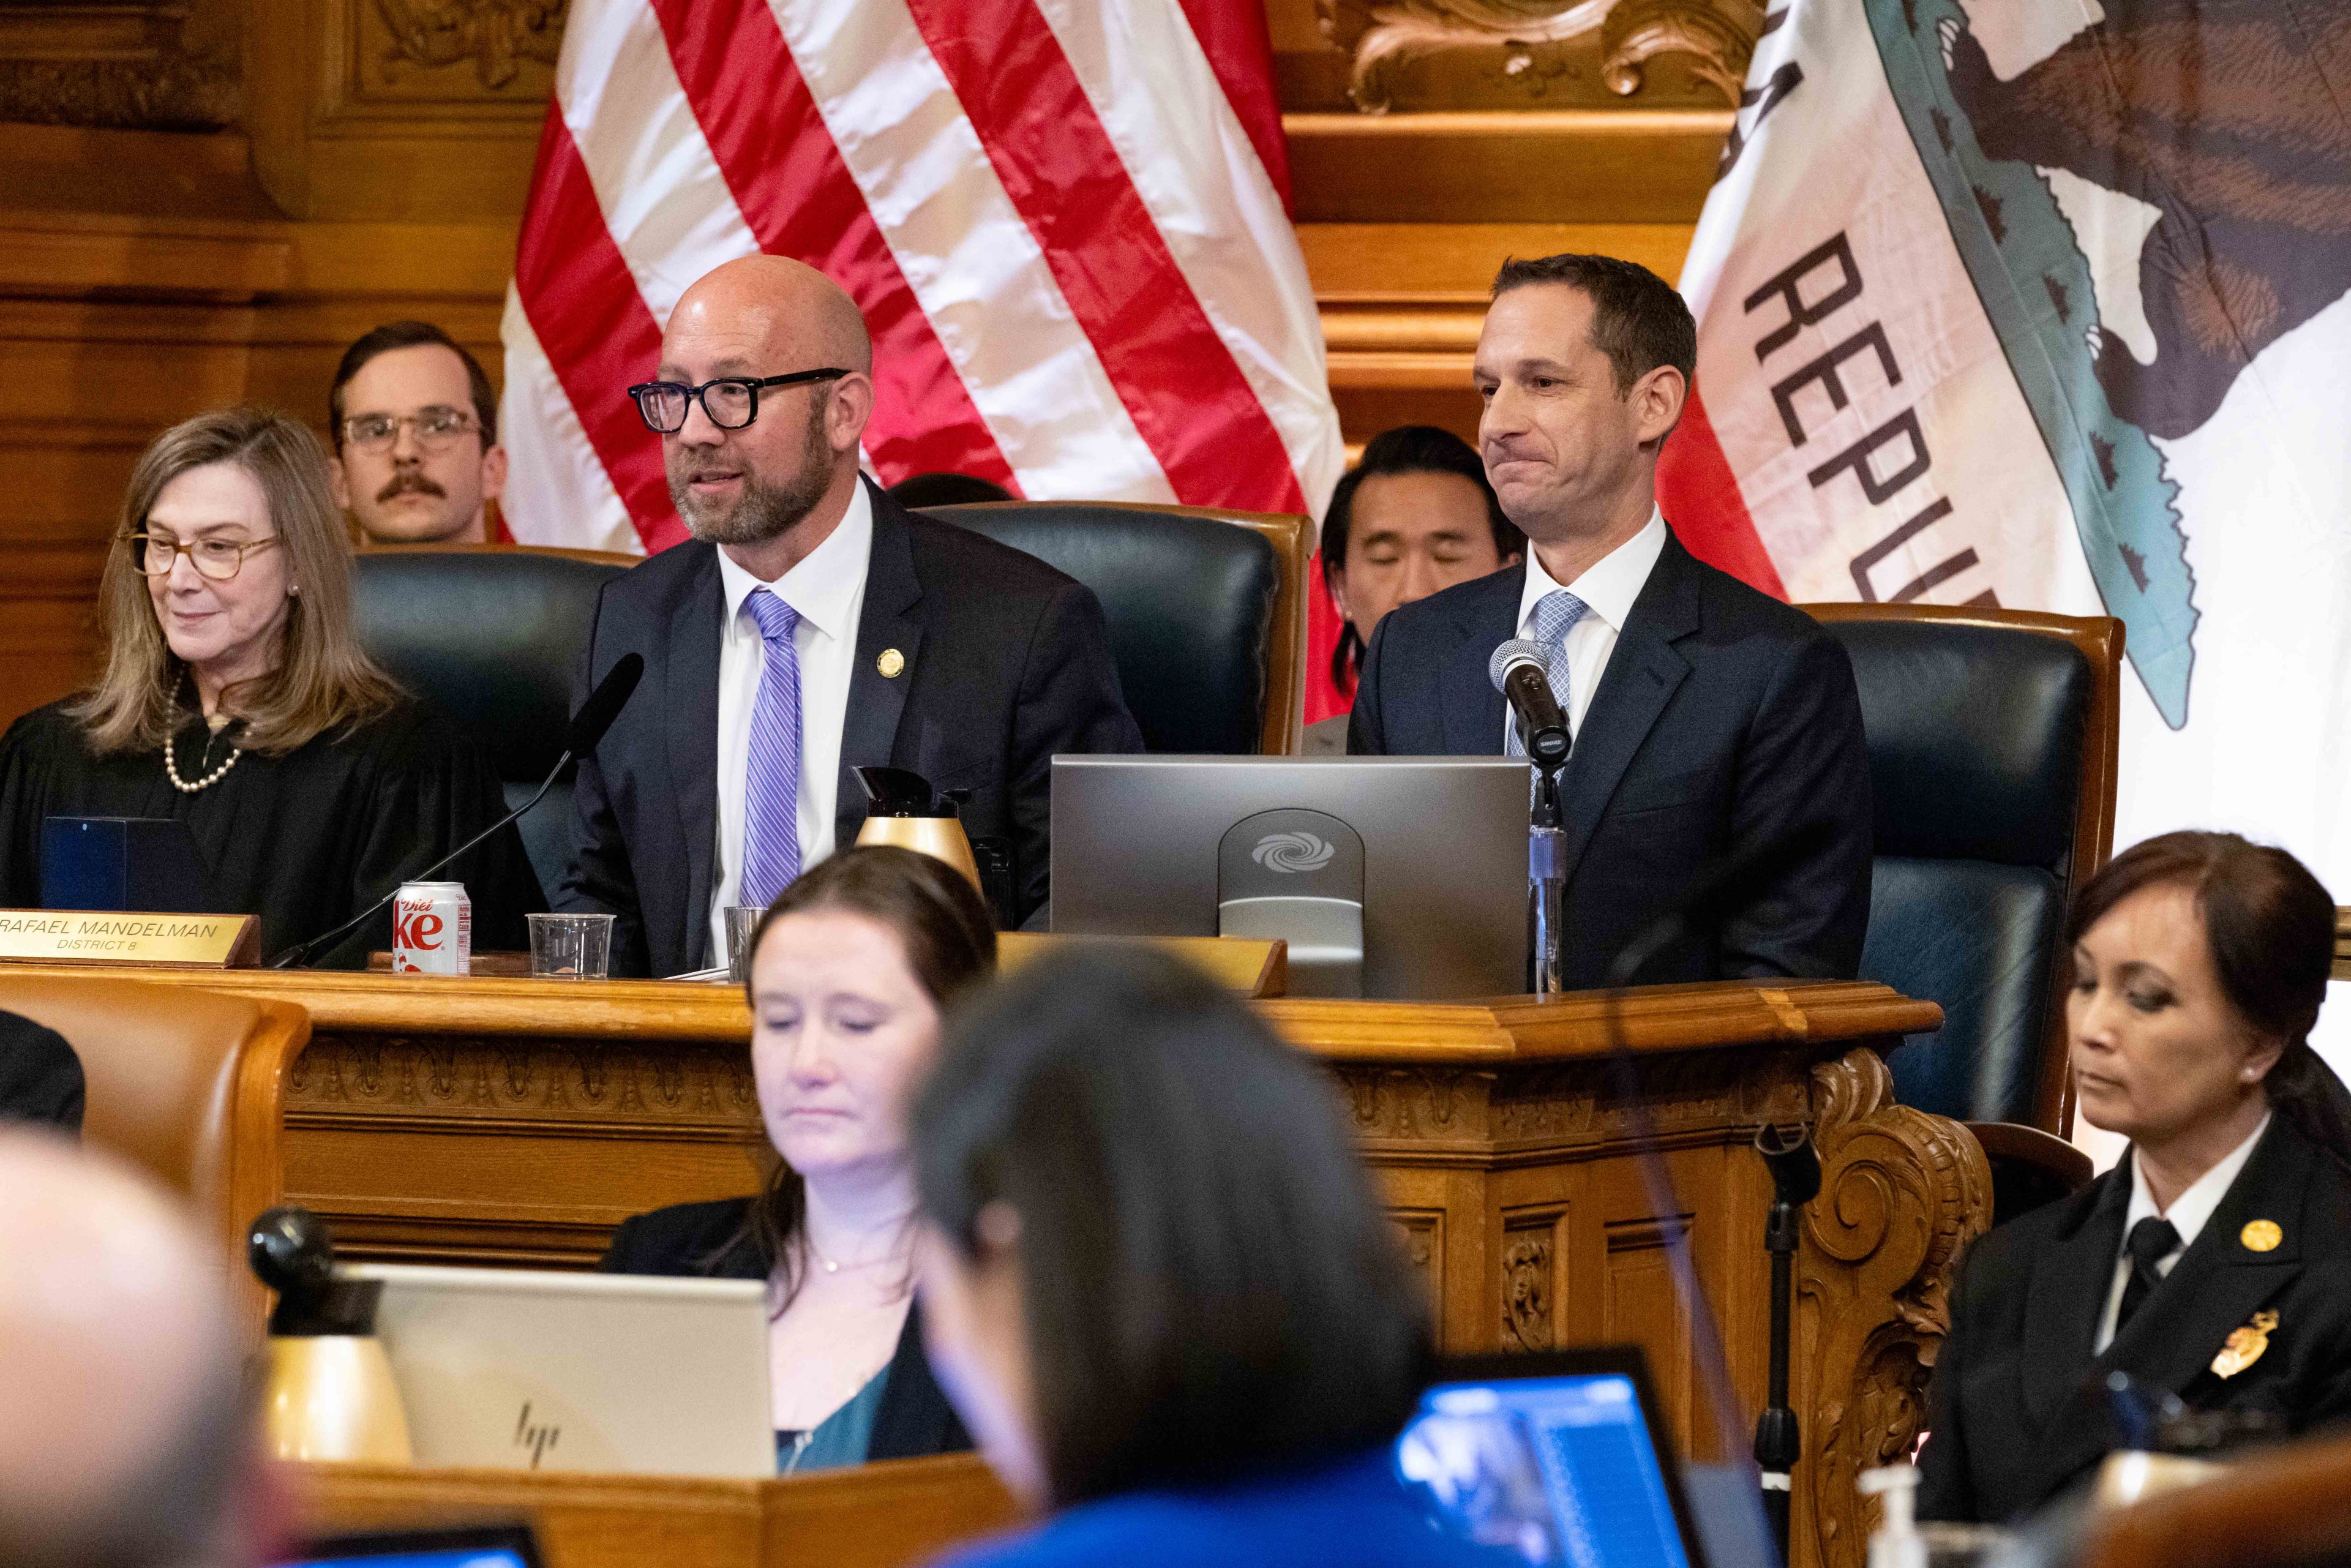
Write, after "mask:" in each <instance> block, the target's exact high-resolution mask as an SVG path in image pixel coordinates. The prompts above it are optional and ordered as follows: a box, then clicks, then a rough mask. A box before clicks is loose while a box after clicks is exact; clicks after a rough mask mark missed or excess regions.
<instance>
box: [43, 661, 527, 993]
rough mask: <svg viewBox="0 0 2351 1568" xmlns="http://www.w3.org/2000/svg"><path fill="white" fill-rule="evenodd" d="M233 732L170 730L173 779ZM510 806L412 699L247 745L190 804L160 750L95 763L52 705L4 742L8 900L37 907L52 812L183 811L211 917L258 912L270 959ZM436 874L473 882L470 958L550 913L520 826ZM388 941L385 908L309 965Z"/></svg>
mask: <svg viewBox="0 0 2351 1568" xmlns="http://www.w3.org/2000/svg"><path fill="white" fill-rule="evenodd" d="M234 739H235V726H234V725H231V726H230V727H229V728H228V729H226V730H225V731H224V732H223V733H222V734H221V735H219V736H213V735H211V734H209V733H208V732H207V731H206V729H205V727H204V720H203V719H202V718H201V717H199V716H193V715H191V716H190V717H189V719H188V722H187V723H186V725H185V726H184V727H183V728H182V729H181V730H180V732H179V733H178V734H177V735H176V736H175V737H173V753H174V757H175V759H176V760H177V762H178V765H179V769H180V777H181V778H183V779H192V780H193V779H200V778H202V777H204V775H205V774H207V773H210V772H211V771H212V770H213V769H214V768H216V767H218V766H219V765H220V764H221V762H222V761H224V760H225V758H227V756H228V748H229V747H230V745H231V744H233V742H234ZM505 812H506V804H505V801H504V799H503V798H502V796H501V794H500V791H499V785H498V779H497V777H496V774H495V773H493V772H492V771H491V768H490V765H489V762H488V760H487V759H486V758H485V757H484V756H483V754H482V753H481V751H480V749H479V748H478V747H475V746H474V745H473V744H472V743H471V742H470V741H468V740H466V739H465V738H464V737H461V736H459V735H458V733H457V732H456V730H455V727H453V726H451V725H450V723H449V722H448V721H447V720H446V719H444V718H443V717H442V716H440V715H439V714H437V713H435V712H434V710H432V709H431V708H428V707H426V706H423V704H421V703H417V702H414V701H402V702H401V703H400V704H398V705H397V706H394V707H392V709H391V710H390V711H388V712H386V713H383V714H381V715H379V716H376V717H374V718H372V719H370V720H368V721H366V722H365V723H362V724H360V725H356V726H352V727H348V728H342V729H330V730H329V731H328V732H327V733H326V734H324V735H321V736H319V737H317V738H316V739H314V740H312V741H311V742H310V743H309V744H308V745H307V746H304V747H300V748H298V749H297V750H295V751H292V752H289V753H287V755H286V756H284V757H278V758H270V757H264V756H262V755H261V754H259V753H257V752H248V753H246V755H245V756H244V757H243V758H240V759H239V760H238V762H237V764H236V766H235V768H230V769H229V771H228V774H227V776H226V777H225V778H223V779H221V780H220V781H219V782H218V783H215V784H214V785H212V786H211V787H210V788H208V789H203V790H200V791H198V792H197V793H195V794H193V795H185V794H182V793H181V792H180V791H179V790H178V789H174V788H173V787H172V781H171V780H170V779H167V778H166V777H164V774H163V754H162V749H161V748H160V747H159V748H158V749H156V750H154V751H144V752H134V753H127V754H122V755H118V756H114V757H97V756H94V755H92V754H91V752H90V749H89V743H88V739H87V737H86V735H85V733H84V732H83V730H82V727H81V726H80V725H79V724H78V723H77V722H76V721H75V720H74V719H73V718H71V717H70V716H68V715H67V713H66V712H65V705H64V704H63V703H52V704H50V705H49V706H47V707H43V708H37V709H35V710H34V711H33V712H31V713H28V714H26V716H24V717H22V718H20V719H18V720H17V721H16V723H15V724H13V725H11V726H9V727H8V732H7V734H6V735H5V737H0V904H5V905H6V906H7V907H10V908H16V909H31V908H37V907H39V905H40V902H41V861H40V856H41V822H42V819H44V818H47V817H175V818H177V819H179V820H180V821H183V822H185V823H186V824H187V825H188V831H189V833H190V835H191V836H192V837H193V839H194V840H195V843H196V850H197V852H198V854H199V855H201V856H202V857H203V859H204V863H205V866H206V867H207V869H208V870H209V871H210V873H211V879H212V889H211V891H212V903H213V904H214V905H215V907H214V910H212V911H211V913H215V914H224V915H259V916H260V917H261V951H262V956H263V957H264V959H265V960H266V958H267V957H268V956H270V955H271V954H274V953H276V952H277V951H279V950H280V949H282V948H285V947H288V946H292V945H294V944H295V943H297V942H301V941H305V940H307V939H308V938H310V937H312V936H319V935H320V934H321V933H323V932H326V931H329V930H331V929H332V928H333V927H335V926H337V925H341V924H342V923H343V922H344V921H346V920H348V919H350V917H351V916H352V915H357V914H358V913H359V912H360V910H361V909H363V908H365V907H366V906H367V905H368V904H371V903H373V902H374V901H375V900H377V899H379V898H381V897H382V896H383V895H384V894H387V893H390V892H391V891H392V889H394V888H396V887H398V886H399V885H400V884H401V883H403V882H406V881H408V880H410V879H411V878H412V877H413V876H414V875H415V874H416V873H419V872H421V871H423V869H424V868H425V867H427V866H429V865H431V864H432V863H433V862H434V861H436V860H438V859H440V858H441V857H442V856H443V855H444V854H447V853H448V852H450V851H451V850H454V849H455V848H456V847H457V846H458V845H459V844H461V843H464V842H465V841H466V840H467V839H469V838H471V837H472V836H473V835H474V834H475V833H477V832H479V831H482V830H483V829H484V828H486V827H488V826H489V825H490V824H491V823H492V822H494V821H497V819H498V818H499V817H501V816H503V815H504V814H505ZM436 880H441V881H450V882H462V883H465V891H466V894H467V895H468V896H469V897H470V898H471V899H472V900H473V904H474V950H475V952H486V951H490V950H494V949H505V950H517V949H521V948H525V947H528V946H529V936H528V927H527V925H526V924H525V922H524V920H523V916H524V915H525V914H527V913H528V912H529V911H531V910H536V909H544V908H546V907H547V905H546V904H545V903H544V901H543V900H542V898H541V895H540V893H539V887H538V879H537V877H535V876H534V875H533V874H532V873H531V869H530V862H529V861H528V859H527V858H526V857H525V855H524V852H523V847H522V838H521V835H520V834H518V833H517V832H516V831H515V830H514V829H512V828H508V829H507V830H506V831H503V832H501V833H498V834H496V835H495V836H494V837H492V838H491V840H490V841H488V842H487V843H486V844H484V845H482V847H481V848H479V849H477V850H475V852H473V853H472V854H470V855H468V856H466V857H465V859H464V860H462V861H459V862H457V863H456V864H455V865H454V866H452V867H450V868H449V869H448V870H447V871H445V872H444V873H440V876H439V877H438V878H436ZM390 946H392V913H391V911H390V910H385V911H383V912H381V914H379V915H376V917H375V918H374V919H372V920H370V921H368V922H367V923H366V924H364V925H361V926H360V928H359V930H358V931H356V932H354V933H352V934H351V935H350V936H348V937H346V938H344V939H343V940H342V941H341V942H340V943H338V944H336V945H335V946H333V947H332V948H330V949H329V950H327V951H325V952H322V953H319V954H314V955H313V956H312V957H311V959H310V962H311V963H312V964H314V965H316V966H318V967H322V968H346V969H348V968H358V967H362V966H363V965H365V963H366V962H367V956H368V954H369V953H370V952H381V951H383V950H385V949H387V948H389V947H390Z"/></svg>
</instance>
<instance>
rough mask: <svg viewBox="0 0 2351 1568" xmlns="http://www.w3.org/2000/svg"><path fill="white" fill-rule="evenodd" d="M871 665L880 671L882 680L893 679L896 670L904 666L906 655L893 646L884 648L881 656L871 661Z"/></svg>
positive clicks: (896, 675) (896, 672)
mask: <svg viewBox="0 0 2351 1568" xmlns="http://www.w3.org/2000/svg"><path fill="white" fill-rule="evenodd" d="M873 667H874V668H875V669H877V670H879V671H881V672H882V678H883V680H885V681H894V680H896V679H897V678H898V672H899V671H901V670H903V669H904V668H905V667H906V655H905V654H904V653H900V652H898V650H897V649H895V648H884V649H883V650H882V656H881V657H880V658H878V659H876V660H874V661H873Z"/></svg>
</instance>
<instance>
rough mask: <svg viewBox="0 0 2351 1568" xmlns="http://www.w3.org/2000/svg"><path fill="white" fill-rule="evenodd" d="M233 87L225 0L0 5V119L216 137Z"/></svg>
mask: <svg viewBox="0 0 2351 1568" xmlns="http://www.w3.org/2000/svg"><path fill="white" fill-rule="evenodd" d="M240 87H241V78H240V72H239V69H238V65H237V59H236V47H235V17H234V14H233V13H232V12H231V11H230V9H229V7H228V5H226V4H225V0H204V3H202V4H198V5H188V4H184V3H180V0H97V3H92V4H76V3H72V0H66V3H62V4H61V3H59V0H0V120H12V121H16V122H18V123H21V124H33V125H78V126H106V127H112V128H118V129H123V130H134V131H217V130H219V129H221V128H222V127H224V126H226V125H228V124H230V123H232V122H233V121H234V120H235V119H236V116H237V111H238V109H239V107H240V105H241V96H240Z"/></svg>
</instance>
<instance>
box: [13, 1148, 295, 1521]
mask: <svg viewBox="0 0 2351 1568" xmlns="http://www.w3.org/2000/svg"><path fill="white" fill-rule="evenodd" d="M0 1193H5V1194H6V1195H7V1197H6V1200H5V1202H0V1403H5V1412H6V1413H5V1416H0V1563H8V1564H10V1565H11V1568H228V1565H234V1564H242V1563H251V1562H254V1561H256V1560H257V1557H258V1552H257V1550H256V1546H257V1542H258V1538H259V1534H260V1528H261V1526H262V1524H263V1523H264V1521H263V1520H261V1519H260V1518H259V1517H257V1515H256V1504H257V1502H258V1501H259V1500H260V1499H261V1496H262V1495H263V1494H262V1492H261V1489H260V1486H259V1481H260V1478H261V1475H262V1470H261V1463H262V1461H261V1458H260V1448H259V1440H258V1438H257V1437H256V1434H255V1432H254V1430H253V1428H252V1427H251V1425H250V1422H249V1419H248V1407H247V1406H246V1401H245V1399H244V1398H243V1397H242V1394H241V1389H240V1378H239V1368H238V1360H237V1348H236V1337H235V1332H234V1327H233V1321H234V1320H233V1318H232V1315H231V1313H232V1309H231V1306H230V1301H229V1296H228V1291H227V1280H226V1276H225V1272H224V1270H223V1269H222V1268H221V1266H220V1265H221V1259H220V1257H219V1255H218V1249H214V1248H207V1247H206V1246H205V1244H204V1239H203V1237H202V1236H201V1235H200V1234H199V1233H198V1232H197V1230H196V1228H194V1226H193V1224H192V1223H191V1222H190V1219H189V1218H188V1216H187V1215H186V1214H185V1213H184V1212H183V1210H182V1209H181V1207H179V1205H178V1204H177V1203H176V1202H175V1201H174V1200H173V1199H172V1198H171V1197H169V1196H167V1195H165V1194H163V1193H162V1192H160V1191H158V1190H157V1189H156V1188H155V1187H154V1186H152V1185H151V1184H150V1183H149V1182H148V1181H147V1180H146V1179H145V1178H144V1177H143V1176H140V1175H139V1174H138V1173H136V1172H134V1171H131V1169H129V1168H128V1167H126V1166H122V1165H121V1164H120V1163H118V1162H117V1161H115V1160H113V1159H110V1158H109V1157H107V1156H105V1155H99V1154H98V1153H95V1152H92V1151H89V1150H85V1149H82V1148H80V1147H79V1146H78V1145H74V1144H72V1143H70V1142H68V1141H67V1140H66V1139H64V1138H62V1137H60V1136H58V1135H57V1134H52V1133H47V1132H36V1131H33V1130H30V1129H26V1128H8V1127H0Z"/></svg>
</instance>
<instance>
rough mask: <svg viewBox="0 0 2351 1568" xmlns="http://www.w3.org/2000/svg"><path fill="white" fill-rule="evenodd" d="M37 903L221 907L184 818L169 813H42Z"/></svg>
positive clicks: (146, 908)
mask: <svg viewBox="0 0 2351 1568" xmlns="http://www.w3.org/2000/svg"><path fill="white" fill-rule="evenodd" d="M41 907H42V908H44V909H105V910H135V911H141V912H145V913H154V914H172V915H209V914H218V913H220V910H219V907H218V904H216V903H215V901H214V898H213V894H212V872H211V870H210V868H209V867H207V866H206V865H205V864H204V855H203V853H202V852H200V851H198V850H197V848H196V841H195V839H194V838H193V836H192V835H191V834H190V833H189V831H188V825H187V824H186V823H185V822H183V821H178V820H177V819H176V818H172V817H45V818H43V819H42V821H41Z"/></svg>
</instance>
